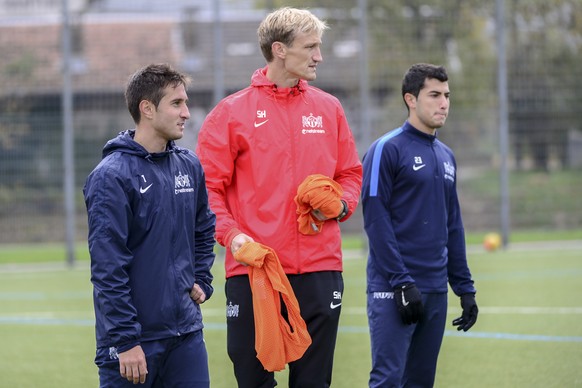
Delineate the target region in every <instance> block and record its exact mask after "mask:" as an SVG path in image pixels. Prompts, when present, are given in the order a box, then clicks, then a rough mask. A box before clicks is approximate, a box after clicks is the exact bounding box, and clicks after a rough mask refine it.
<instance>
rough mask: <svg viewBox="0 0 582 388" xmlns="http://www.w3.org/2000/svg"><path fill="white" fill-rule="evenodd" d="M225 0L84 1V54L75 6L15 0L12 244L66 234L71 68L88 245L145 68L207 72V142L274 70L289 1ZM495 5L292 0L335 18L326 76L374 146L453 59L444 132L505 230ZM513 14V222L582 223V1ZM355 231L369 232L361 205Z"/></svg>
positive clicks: (484, 223)
mask: <svg viewBox="0 0 582 388" xmlns="http://www.w3.org/2000/svg"><path fill="white" fill-rule="evenodd" d="M217 1H218V0H215V1H206V0H198V1H196V0H189V1H181V0H175V1H172V2H166V1H162V0H157V1H155V0H142V1H138V0H133V1H123V2H119V1H114V0H71V1H69V2H68V4H69V9H68V14H69V15H70V19H69V20H70V21H71V23H70V30H69V31H70V38H71V39H70V42H71V46H70V47H71V54H70V56H69V57H64V56H63V47H62V34H63V31H65V30H64V23H63V20H65V19H64V18H63V14H64V12H63V8H62V5H63V4H64V3H66V2H65V1H61V0H45V1H22V2H21V1H11V0H0V53H1V54H0V85H1V86H0V243H11V242H19V243H32V242H46V241H56V242H59V241H63V240H64V234H65V216H64V214H65V211H64V208H65V207H64V194H63V192H64V190H63V186H64V174H65V168H64V162H63V155H64V152H63V147H64V146H63V145H64V144H65V142H64V139H63V136H64V133H65V132H64V128H63V122H64V118H63V109H62V108H63V98H62V97H63V71H62V70H63V64H64V63H66V64H68V65H69V66H68V69H69V70H70V75H71V81H72V101H73V117H72V123H73V133H74V142H73V144H74V182H75V213H76V222H75V225H76V239H78V240H79V241H81V240H83V239H85V238H86V214H85V207H84V204H83V200H82V192H81V189H82V186H83V184H84V181H85V178H86V176H87V174H88V173H89V172H90V171H91V169H92V168H93V167H94V166H95V165H96V164H97V163H98V161H99V160H100V157H101V149H102V147H103V145H104V144H105V142H106V141H107V140H108V139H109V138H111V137H113V136H115V135H116V134H117V132H119V131H121V130H123V129H127V128H130V127H132V126H133V122H132V120H131V118H130V116H129V114H128V112H127V110H126V108H125V105H124V99H123V88H124V84H125V81H126V79H127V77H128V75H129V74H130V73H132V72H133V71H134V70H135V69H137V68H138V67H141V66H143V65H145V64H148V63H152V62H169V63H171V64H173V65H174V66H175V67H177V68H178V69H180V70H182V71H185V72H187V73H189V74H190V75H192V76H193V79H194V82H193V84H192V86H191V88H190V90H189V97H190V101H191V104H190V108H191V114H192V118H191V120H190V122H189V124H188V128H187V131H186V136H185V137H184V139H183V140H181V141H180V143H181V145H184V146H187V147H189V148H195V144H196V136H197V131H198V129H199V127H200V124H201V122H202V120H203V119H204V117H205V115H206V114H207V113H208V112H209V110H210V109H211V108H212V107H213V105H214V104H215V102H216V100H217V98H220V97H221V96H224V95H226V94H229V93H231V92H234V91H236V90H238V89H240V88H243V87H245V86H247V85H248V84H249V81H250V76H251V74H252V72H253V71H254V70H255V69H256V68H258V67H262V66H263V65H264V59H263V58H262V55H261V53H260V49H259V47H258V44H257V38H256V28H257V26H258V24H259V22H260V21H261V20H262V18H263V17H264V16H265V15H266V13H267V12H268V11H269V9H271V8H273V7H277V6H280V5H281V2H279V1H276V0H271V1H268V0H267V1H250V0H222V1H220V2H217ZM493 3H494V2H481V1H477V0H456V1H444V0H424V1H419V0H415V1H412V0H406V1H405V0H367V1H358V2H355V1H347V0H335V1H312V2H310V1H301V2H299V1H296V2H294V1H287V2H286V4H287V5H295V6H301V7H310V8H311V9H312V10H313V12H314V13H316V14H317V15H318V16H320V17H321V18H322V19H325V20H327V22H328V24H329V25H330V27H331V28H330V29H329V30H328V31H327V32H326V33H325V35H324V37H323V42H324V44H323V56H324V62H323V63H322V64H321V65H320V66H319V68H318V79H317V80H316V81H315V82H313V84H314V85H316V86H318V87H320V88H322V89H324V90H326V91H328V92H331V93H333V94H334V95H336V96H337V97H338V98H339V99H340V100H341V101H342V103H343V105H344V108H345V109H346V112H347V115H348V119H349V121H350V124H351V126H352V129H353V131H354V135H355V137H356V140H357V143H358V149H359V150H360V152H361V154H362V155H363V153H364V152H365V150H366V149H367V147H368V146H369V144H370V143H371V141H373V140H374V139H375V138H377V137H378V136H380V135H381V134H383V133H385V132H387V131H388V130H391V129H393V128H395V127H397V126H399V125H401V124H402V122H403V121H404V120H405V118H406V109H405V106H404V103H403V102H402V97H401V95H400V81H401V77H402V75H403V74H404V72H405V71H406V69H407V68H408V67H409V66H410V65H411V64H412V63H415V62H432V63H436V64H442V65H445V66H446V67H447V69H448V71H449V76H450V81H449V84H450V87H451V113H450V116H449V119H448V121H447V124H446V126H445V127H444V128H443V129H441V130H440V132H439V138H440V139H442V140H443V141H444V142H445V143H447V144H448V145H450V146H451V147H452V148H453V150H454V151H455V153H456V155H457V159H458V163H459V171H458V177H459V192H460V196H461V201H462V207H463V212H464V219H465V224H466V229H468V230H472V231H481V230H490V229H498V228H499V223H500V210H499V209H500V197H501V196H500V183H499V166H500V159H501V156H502V155H500V152H499V149H500V147H499V136H498V133H499V130H498V127H499V114H498V112H499V109H498V108H499V106H498V90H497V76H498V74H497V69H498V67H497V59H498V53H499V51H498V47H497V45H496V31H497V28H496V19H495V4H493ZM364 7H365V10H364V9H363V8H364ZM505 10H506V15H507V17H506V20H505V28H506V31H507V35H506V36H507V46H508V47H507V63H506V65H507V74H508V90H507V95H508V109H509V118H508V119H509V139H510V144H509V163H508V165H509V168H510V172H509V173H510V185H509V186H510V191H509V193H510V198H509V199H510V203H511V206H510V211H511V214H510V220H511V225H512V228H514V229H515V228H580V227H581V226H582V196H581V195H580V194H581V193H582V113H581V112H582V110H581V109H580V108H579V106H580V103H581V102H582V66H580V58H582V1H580V0H555V1H544V2H540V1H532V0H505ZM363 76H364V77H365V78H363ZM363 80H364V81H365V82H363ZM363 87H364V89H362V88H363ZM366 87H367V89H366ZM363 96H365V97H366V98H365V99H364V98H363ZM363 101H364V103H363ZM345 228H347V229H349V230H350V231H353V232H360V231H361V220H360V219H359V214H357V216H356V217H355V218H354V219H353V220H352V221H350V222H348V223H346V225H345Z"/></svg>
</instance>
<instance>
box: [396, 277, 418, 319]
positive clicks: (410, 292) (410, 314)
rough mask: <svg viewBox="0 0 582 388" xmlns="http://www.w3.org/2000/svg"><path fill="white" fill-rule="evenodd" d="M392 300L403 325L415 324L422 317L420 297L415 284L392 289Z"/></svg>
mask: <svg viewBox="0 0 582 388" xmlns="http://www.w3.org/2000/svg"><path fill="white" fill-rule="evenodd" d="M394 300H395V301H396V305H397V306H398V312H399V313H400V316H401V317H402V322H403V323H404V324H405V325H410V324H411V323H416V322H418V321H419V320H420V318H421V317H422V312H423V306H422V296H421V294H420V291H419V290H418V288H416V284H414V283H408V284H402V285H400V286H398V287H396V288H395V289H394Z"/></svg>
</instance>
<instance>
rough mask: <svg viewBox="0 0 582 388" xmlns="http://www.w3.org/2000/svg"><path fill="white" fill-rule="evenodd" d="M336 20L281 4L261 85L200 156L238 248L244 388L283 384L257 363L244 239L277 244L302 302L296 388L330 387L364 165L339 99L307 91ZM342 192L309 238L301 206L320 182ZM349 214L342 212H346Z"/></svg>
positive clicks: (211, 118)
mask: <svg viewBox="0 0 582 388" xmlns="http://www.w3.org/2000/svg"><path fill="white" fill-rule="evenodd" d="M326 28H327V25H326V24H325V22H323V21H321V20H320V19H318V18H317V17H315V16H314V15H313V14H312V13H311V12H309V11H306V10H299V9H294V8H282V9H279V10H276V11H274V12H272V13H271V14H269V15H268V16H267V17H266V18H265V19H264V20H263V22H262V23H261V24H260V26H259V29H258V36H259V43H260V47H261V50H262V52H263V55H264V57H265V59H266V61H267V65H266V67H264V68H262V69H258V70H256V71H255V73H254V74H253V76H252V78H251V85H250V86H249V87H247V88H245V89H243V90H241V91H239V92H237V93H234V94H233V95H231V96H228V97H226V98H225V99H223V100H222V101H221V102H220V103H219V104H218V105H217V106H216V107H215V108H214V109H213V110H212V112H210V114H209V115H208V116H207V118H206V120H205V121H204V123H203V125H202V128H201V131H200V134H199V139H198V140H199V142H198V147H197V154H198V155H199V157H200V161H201V162H202V165H203V167H204V170H205V173H206V182H207V187H208V190H209V198H210V206H211V208H212V210H213V211H214V212H215V214H216V216H217V225H216V239H217V241H218V242H219V243H220V244H222V245H224V246H225V247H227V248H228V249H227V252H226V262H225V266H226V277H227V280H226V297H227V302H226V303H227V328H228V339H227V343H228V345H227V347H228V354H229V356H230V358H231V360H232V362H233V364H234V372H235V375H236V378H237V381H238V385H239V387H252V388H257V387H273V386H275V385H276V382H275V379H274V374H273V373H272V372H268V371H266V370H265V369H264V368H263V365H262V364H261V363H260V361H259V360H258V359H257V357H256V351H255V338H254V321H253V305H252V295H251V290H250V286H249V279H248V269H247V267H245V266H243V265H241V264H240V263H237V262H236V261H235V260H234V258H233V252H236V251H237V250H238V249H239V248H240V247H241V246H242V245H243V244H244V243H246V242H252V241H256V242H259V243H261V244H264V245H267V246H269V247H270V248H272V249H273V250H274V251H275V252H276V253H277V255H278V256H279V259H280V261H281V265H282V267H283V269H284V271H285V273H286V274H287V276H288V278H289V281H290V283H291V286H292V287H293V290H294V292H295V294H296V296H297V299H298V301H299V306H300V309H301V316H302V317H303V319H304V320H305V322H306V324H307V328H308V331H309V334H310V335H311V338H312V341H313V343H312V345H311V346H310V347H309V348H308V349H307V351H306V352H305V354H304V355H303V357H302V358H300V359H299V360H297V361H294V362H291V363H290V364H289V370H290V374H289V385H290V386H291V387H328V386H329V385H330V384H331V375H332V366H333V354H334V349H335V343H336V337H337V328H338V322H339V316H340V310H341V308H340V306H341V298H342V293H343V279H342V273H341V272H342V269H343V268H342V252H341V235H340V228H339V224H338V221H345V220H346V219H348V218H349V217H350V215H351V214H352V212H353V210H354V209H355V207H356V206H357V204H358V199H359V195H360V188H361V180H362V166H361V163H360V160H359V158H358V155H357V151H356V147H355V143H354V139H353V136H352V133H351V130H350V128H349V126H348V123H347V120H346V117H345V113H344V110H343V108H342V106H341V104H340V102H339V101H338V99H337V98H335V97H334V96H332V95H330V94H328V93H325V92H323V91H322V90H320V89H318V88H315V87H313V86H310V85H308V83H307V81H312V80H314V79H315V77H316V69H317V66H318V64H319V63H320V62H321V61H322V60H323V58H322V55H321V48H320V47H321V37H322V35H323V32H324V30H325V29H326ZM314 174H321V175H324V176H326V177H329V178H330V179H333V180H334V181H335V182H336V183H338V184H339V185H340V186H341V188H342V196H341V199H340V198H338V199H337V200H338V201H340V200H341V203H343V204H344V205H343V210H341V211H340V212H338V214H337V215H334V216H333V217H331V218H330V217H325V216H323V215H322V214H323V213H322V212H321V211H318V209H314V210H313V215H314V217H315V218H317V219H318V220H322V221H325V222H324V224H323V227H321V228H320V229H318V233H312V234H303V233H301V232H300V231H299V228H298V222H297V218H298V217H297V206H296V203H295V201H294V198H295V196H296V195H297V188H298V187H299V185H300V184H301V183H302V182H303V181H304V180H305V178H307V177H308V176H310V175H314ZM339 208H340V209H341V208H342V206H339Z"/></svg>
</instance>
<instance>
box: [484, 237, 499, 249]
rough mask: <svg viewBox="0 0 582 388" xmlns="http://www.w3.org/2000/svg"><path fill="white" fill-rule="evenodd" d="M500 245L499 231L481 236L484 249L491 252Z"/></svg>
mask: <svg viewBox="0 0 582 388" xmlns="http://www.w3.org/2000/svg"><path fill="white" fill-rule="evenodd" d="M500 246H501V236H500V235H499V233H487V234H486V235H485V237H483V247H484V248H485V250H486V251H489V252H493V251H496V250H497V249H499V247H500Z"/></svg>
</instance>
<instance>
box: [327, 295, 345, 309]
mask: <svg viewBox="0 0 582 388" xmlns="http://www.w3.org/2000/svg"><path fill="white" fill-rule="evenodd" d="M338 300H339V302H338ZM341 305H342V293H341V292H339V291H334V292H333V300H332V301H331V303H330V304H329V308H330V309H332V310H335V309H337V308H338V307H339V306H341Z"/></svg>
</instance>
